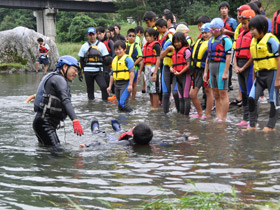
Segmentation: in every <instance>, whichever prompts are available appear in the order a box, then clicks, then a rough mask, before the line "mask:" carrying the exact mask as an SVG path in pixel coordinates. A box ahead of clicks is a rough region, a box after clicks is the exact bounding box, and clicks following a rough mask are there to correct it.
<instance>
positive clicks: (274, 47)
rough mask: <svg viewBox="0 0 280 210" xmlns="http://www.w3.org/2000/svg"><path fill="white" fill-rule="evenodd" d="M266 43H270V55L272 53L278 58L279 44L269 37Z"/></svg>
mask: <svg viewBox="0 0 280 210" xmlns="http://www.w3.org/2000/svg"><path fill="white" fill-rule="evenodd" d="M267 42H268V43H270V46H271V49H272V53H274V55H275V56H277V57H278V56H279V50H280V45H279V43H278V42H277V41H276V40H275V39H274V38H273V37H270V38H269V40H268V41H267Z"/></svg>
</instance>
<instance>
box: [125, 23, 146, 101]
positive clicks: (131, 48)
mask: <svg viewBox="0 0 280 210" xmlns="http://www.w3.org/2000/svg"><path fill="white" fill-rule="evenodd" d="M135 38H136V32H135V30H134V29H133V28H131V29H129V30H128V31H127V37H126V39H127V40H128V42H127V44H126V51H125V53H126V54H127V55H129V56H130V57H131V58H132V59H133V61H134V69H135V74H134V80H133V85H132V96H131V99H132V100H134V99H135V96H136V92H137V86H136V85H137V77H138V70H139V67H140V62H141V61H142V57H143V55H142V51H141V48H140V46H139V44H137V43H136V42H135Z"/></svg>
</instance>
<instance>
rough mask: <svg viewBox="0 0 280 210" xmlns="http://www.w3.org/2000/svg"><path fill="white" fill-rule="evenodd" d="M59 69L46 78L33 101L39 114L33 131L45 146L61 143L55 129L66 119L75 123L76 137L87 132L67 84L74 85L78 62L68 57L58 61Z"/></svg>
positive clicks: (36, 116) (35, 119)
mask: <svg viewBox="0 0 280 210" xmlns="http://www.w3.org/2000/svg"><path fill="white" fill-rule="evenodd" d="M56 67H57V68H56V70H55V71H53V72H51V73H49V74H48V75H46V76H44V77H43V79H42V81H41V82H40V84H39V87H38V90H37V94H36V98H35V102H34V111H35V112H36V115H35V118H34V121H33V129H34V131H35V134H36V136H37V138H38V141H39V142H40V143H41V144H43V145H46V146H58V145H59V144H60V141H59V138H58V136H57V133H56V129H57V128H58V126H59V124H60V121H64V120H65V119H66V117H67V116H69V117H70V119H71V120H72V122H73V127H74V132H75V133H76V134H77V135H82V134H83V133H84V132H83V129H82V126H81V124H80V122H79V120H78V119H77V116H76V114H75V111H74V109H73V107H72V103H71V94H70V87H69V85H68V82H72V81H73V80H74V79H75V77H76V76H77V75H78V69H79V68H80V67H79V62H78V60H77V59H76V58H73V57H72V56H69V55H66V56H62V57H60V58H59V60H58V62H57V66H56Z"/></svg>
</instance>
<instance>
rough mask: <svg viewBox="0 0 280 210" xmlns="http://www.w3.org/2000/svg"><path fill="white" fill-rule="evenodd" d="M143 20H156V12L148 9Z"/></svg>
mask: <svg viewBox="0 0 280 210" xmlns="http://www.w3.org/2000/svg"><path fill="white" fill-rule="evenodd" d="M143 20H144V21H147V20H156V14H155V13H154V12H153V11H147V12H145V14H144V16H143Z"/></svg>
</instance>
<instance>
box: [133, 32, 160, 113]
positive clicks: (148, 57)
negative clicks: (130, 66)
mask: <svg viewBox="0 0 280 210" xmlns="http://www.w3.org/2000/svg"><path fill="white" fill-rule="evenodd" d="M144 35H145V38H146V40H147V43H146V44H145V45H144V47H143V62H142V63H141V66H140V72H139V74H138V81H140V75H141V72H142V71H143V68H144V66H145V83H146V92H147V93H149V94H150V101H151V105H152V107H153V108H158V103H159V95H158V93H159V78H158V68H159V65H160V44H159V42H158V41H157V37H158V32H157V31H156V30H155V29H153V28H147V29H146V31H145V33H144Z"/></svg>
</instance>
